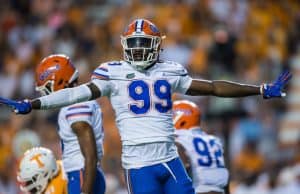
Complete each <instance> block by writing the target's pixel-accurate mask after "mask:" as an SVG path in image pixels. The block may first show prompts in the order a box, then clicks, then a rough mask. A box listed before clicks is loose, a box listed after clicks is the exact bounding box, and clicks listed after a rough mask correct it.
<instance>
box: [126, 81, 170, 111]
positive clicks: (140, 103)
mask: <svg viewBox="0 0 300 194" xmlns="http://www.w3.org/2000/svg"><path fill="white" fill-rule="evenodd" d="M128 94H129V96H130V97H131V98H132V99H133V100H134V101H135V102H133V103H131V104H130V105H129V109H130V111H131V112H133V113H135V114H145V113H147V112H148V111H149V110H150V108H151V107H152V103H153V105H154V108H155V110H157V111H158V112H160V113H166V112H168V111H169V110H171V108H172V100H171V85H170V84H169V82H168V81H167V80H156V81H155V82H154V83H153V85H152V87H150V86H149V85H148V83H146V82H145V81H143V80H135V81H133V82H131V83H130V84H129V86H128ZM154 96H156V97H157V99H158V100H157V102H152V98H153V97H154Z"/></svg>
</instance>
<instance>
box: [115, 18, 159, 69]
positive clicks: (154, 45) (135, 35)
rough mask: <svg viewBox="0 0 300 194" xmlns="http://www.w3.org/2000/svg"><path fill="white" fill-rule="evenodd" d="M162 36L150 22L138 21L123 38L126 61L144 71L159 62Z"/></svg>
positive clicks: (132, 24) (127, 29) (124, 33)
mask: <svg viewBox="0 0 300 194" xmlns="http://www.w3.org/2000/svg"><path fill="white" fill-rule="evenodd" d="M161 40H162V36H161V34H160V31H159V30H158V28H157V27H156V26H155V25H154V24H153V23H151V22H150V21H149V20H145V19H137V20H134V21H133V22H132V23H131V24H129V25H128V26H127V28H126V29H125V31H124V32H123V34H122V36H121V44H122V46H123V51H124V60H125V61H127V62H129V63H130V64H131V65H133V66H134V67H135V68H137V69H140V70H143V69H145V68H147V67H148V66H150V65H152V64H153V63H154V62H156V61H157V60H158V55H159V51H160V45H161Z"/></svg>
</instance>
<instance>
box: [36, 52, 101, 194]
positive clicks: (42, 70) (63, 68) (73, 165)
mask: <svg viewBox="0 0 300 194" xmlns="http://www.w3.org/2000/svg"><path fill="white" fill-rule="evenodd" d="M77 80H78V71H77V70H76V68H75V67H74V66H73V65H72V63H71V61H70V59H69V58H68V57H67V56H65V55H50V56H48V57H46V58H44V59H43V60H42V62H41V63H40V64H39V65H38V66H37V68H36V84H37V90H38V91H40V92H41V94H42V95H48V94H50V93H52V92H54V91H58V90H61V89H64V88H72V87H74V86H75V85H76V84H77ZM58 126H59V129H58V134H59V136H60V139H61V147H62V161H63V165H64V169H65V172H66V173H67V175H68V180H69V181H68V192H69V193H71V194H79V193H81V192H82V193H99V194H103V193H104V191H105V180H104V177H103V174H102V171H101V169H100V166H99V164H98V161H100V160H101V158H102V155H103V146H102V144H103V128H102V113H101V109H100V107H99V105H98V103H97V102H96V101H88V102H84V103H79V104H75V105H72V106H67V107H64V108H62V109H61V110H60V112H59V116H58Z"/></svg>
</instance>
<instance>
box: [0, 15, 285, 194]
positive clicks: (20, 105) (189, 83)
mask: <svg viewBox="0 0 300 194" xmlns="http://www.w3.org/2000/svg"><path fill="white" fill-rule="evenodd" d="M162 37H163V36H162V34H161V33H160V31H159V29H158V28H157V27H156V26H155V25H154V24H153V23H151V22H150V21H148V20H145V19H137V20H134V21H133V22H132V23H130V24H129V25H128V26H127V27H126V29H125V31H124V32H123V34H122V36H121V44H122V46H123V51H124V60H122V61H110V62H106V63H103V64H101V65H100V66H99V67H98V68H96V69H95V71H94V72H93V75H92V79H91V81H90V82H89V83H86V84H82V85H80V86H77V87H73V88H67V89H64V90H60V91H58V92H54V93H52V94H50V95H48V96H44V97H41V98H37V99H34V100H24V101H21V102H18V101H14V100H9V99H4V98H1V99H0V103H3V104H6V105H9V106H10V107H12V108H13V109H14V111H15V112H16V113H18V114H27V113H29V112H30V111H31V110H32V109H51V108H56V107H62V106H66V105H70V104H74V103H78V102H83V101H88V100H93V99H96V98H98V97H101V96H108V97H109V98H110V101H111V103H112V105H113V108H114V110H115V112H116V122H117V125H118V128H119V132H120V136H121V140H122V165H123V167H124V168H125V176H126V180H127V184H128V190H129V193H134V194H146V193H147V194H152V193H153V194H162V193H165V194H174V193H177V194H190V193H194V189H193V187H192V182H191V179H190V178H189V177H188V175H187V173H186V171H185V168H184V167H183V165H182V163H181V161H180V159H179V157H178V153H177V148H176V145H175V139H174V127H173V122H172V98H171V96H172V94H173V93H176V92H177V93H182V94H187V95H211V96H219V97H243V96H251V95H263V97H264V98H272V97H281V96H284V95H285V94H284V93H283V92H282V88H283V87H284V85H285V84H286V83H287V81H288V80H289V79H290V78H291V74H290V73H289V72H284V73H283V74H282V75H280V76H279V78H278V79H277V80H276V81H275V82H274V83H272V84H262V85H261V86H256V85H246V84H239V83H234V82H228V81H209V80H198V79H192V78H191V77H190V76H189V75H188V73H187V71H186V69H185V68H184V67H183V66H182V65H181V64H178V63H176V62H173V61H162V60H160V59H159V52H160V50H161V43H162Z"/></svg>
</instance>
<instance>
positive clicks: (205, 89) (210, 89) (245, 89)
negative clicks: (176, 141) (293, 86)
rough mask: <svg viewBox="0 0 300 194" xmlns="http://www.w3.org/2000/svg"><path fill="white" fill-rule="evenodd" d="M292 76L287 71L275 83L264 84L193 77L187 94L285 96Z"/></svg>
mask: <svg viewBox="0 0 300 194" xmlns="http://www.w3.org/2000/svg"><path fill="white" fill-rule="evenodd" d="M291 77H292V74H291V73H290V72H288V71H285V72H283V73H282V74H280V76H279V77H278V78H277V79H276V80H275V81H274V82H273V83H271V84H262V85H260V86H257V85H248V84H241V83H237V82H230V81H223V80H216V81H209V80H197V79H193V80H192V83H191V85H190V87H189V88H188V90H187V92H186V94H188V95H193V96H196V95H212V96H219V97H244V96H252V95H263V97H264V98H272V97H283V96H285V93H284V92H283V91H282V89H283V88H284V86H285V85H286V84H287V82H288V81H289V80H290V79H291Z"/></svg>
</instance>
